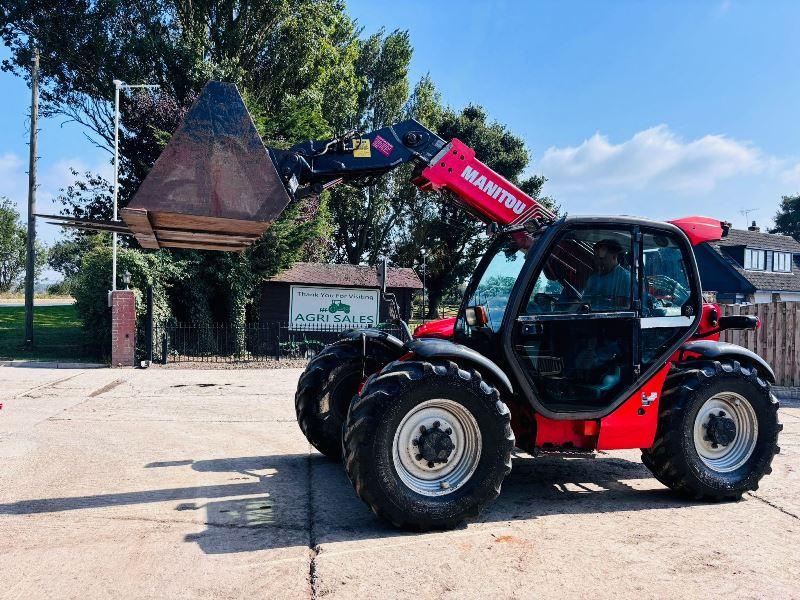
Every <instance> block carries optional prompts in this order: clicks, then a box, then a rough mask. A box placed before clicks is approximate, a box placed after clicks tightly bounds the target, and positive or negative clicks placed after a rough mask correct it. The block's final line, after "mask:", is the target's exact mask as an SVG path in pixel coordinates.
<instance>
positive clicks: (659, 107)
mask: <svg viewBox="0 0 800 600" xmlns="http://www.w3.org/2000/svg"><path fill="white" fill-rule="evenodd" d="M348 5H349V10H350V13H351V14H352V15H353V16H354V17H355V18H356V19H357V20H358V21H359V23H360V24H361V25H362V26H363V27H364V31H365V33H371V32H373V31H375V30H376V29H378V28H379V27H381V26H385V27H386V28H387V29H389V30H391V29H394V28H400V29H407V30H409V32H410V35H411V39H412V43H413V45H414V57H413V60H412V79H413V80H416V79H418V78H419V77H420V76H421V75H423V74H424V73H426V72H429V73H430V74H431V76H432V77H433V79H434V81H435V82H436V83H437V85H438V86H439V88H440V90H441V92H442V95H443V97H444V100H445V101H446V102H447V103H448V104H450V105H451V106H453V107H456V108H460V107H462V106H464V105H465V104H467V103H470V102H472V103H478V104H482V105H483V106H485V107H486V108H487V109H488V110H489V112H490V114H491V116H492V117H494V118H496V119H498V120H499V121H501V122H503V123H505V124H507V125H508V126H509V127H510V128H511V129H512V130H513V131H514V132H515V133H517V134H519V135H521V136H522V137H523V138H524V139H525V141H526V143H527V144H528V146H529V148H530V149H531V151H532V154H533V157H534V161H533V163H532V164H531V167H530V170H531V172H537V173H543V174H544V175H545V176H547V177H548V178H549V179H550V181H549V182H548V184H547V186H546V188H545V192H546V193H547V194H550V195H553V196H555V197H556V199H557V200H558V201H559V202H560V203H561V205H562V207H563V208H564V210H566V211H567V212H570V213H574V214H579V213H601V214H636V215H641V216H647V217H653V218H658V219H669V218H675V217H679V216H684V215H687V214H698V213H699V214H707V215H710V216H715V217H718V218H721V219H726V220H729V221H732V222H733V223H734V224H735V225H736V226H739V227H741V226H743V225H744V224H745V221H744V217H743V216H742V215H741V214H740V213H739V211H740V210H742V209H757V210H756V211H755V212H753V213H751V216H750V218H751V219H755V220H757V221H758V223H759V224H760V225H762V226H769V225H770V224H771V220H772V217H773V216H774V214H775V211H776V209H777V205H778V202H779V200H780V196H781V195H783V194H792V193H798V192H800V147H798V141H800V101H798V98H800V44H797V43H796V40H797V27H798V25H799V24H800V2H769V3H760V2H737V1H735V0H731V1H715V2H705V3H704V2H663V3H656V2H605V3H600V2H573V3H567V2H526V1H517V2H506V1H496V2H488V1H487V2H468V1H462V2H461V3H458V4H455V5H454V4H450V5H447V4H441V3H432V2H422V1H408V0H407V1H405V2H396V1H392V2H383V1H378V0H350V1H349V3H348ZM0 56H5V54H4V52H0ZM0 90H2V94H1V95H0V195H7V196H10V197H11V198H12V199H14V200H15V201H18V202H19V204H20V206H21V207H24V202H25V190H26V187H27V176H26V171H27V145H26V144H27V125H26V123H25V118H24V117H25V115H26V114H27V109H28V103H29V91H28V89H27V87H26V86H25V84H24V83H23V82H22V81H20V80H18V79H16V78H14V77H12V76H10V75H8V74H5V73H2V74H0ZM61 121H62V120H61V119H56V120H52V119H51V120H46V121H44V122H43V123H42V131H41V134H40V152H39V154H40V156H41V157H42V158H41V161H40V166H39V169H40V174H41V187H40V192H39V197H40V210H42V211H46V210H56V209H57V207H53V206H52V204H51V202H50V200H51V198H52V197H53V195H54V194H55V193H56V192H57V190H58V189H59V187H61V186H63V185H65V184H66V183H68V182H69V181H70V178H69V170H68V169H69V167H70V166H72V167H76V168H78V169H86V168H91V169H95V170H97V169H100V170H103V171H105V172H109V171H110V165H109V163H108V159H109V157H108V155H107V154H106V153H104V152H103V151H101V150H98V149H97V148H96V147H94V146H93V145H92V144H91V143H90V142H88V141H87V140H86V139H85V138H84V136H83V132H82V130H81V129H80V128H79V127H78V126H76V125H75V124H69V123H67V124H64V123H62V122H61ZM40 231H41V236H42V237H43V238H44V239H45V240H46V241H51V240H52V239H54V238H55V236H57V229H55V228H49V227H47V226H42V227H40Z"/></svg>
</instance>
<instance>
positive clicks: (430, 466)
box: [428, 461, 435, 469]
mask: <svg viewBox="0 0 800 600" xmlns="http://www.w3.org/2000/svg"><path fill="white" fill-rule="evenodd" d="M434 466H435V465H434V464H433V461H428V468H429V469H432V468H433V467H434Z"/></svg>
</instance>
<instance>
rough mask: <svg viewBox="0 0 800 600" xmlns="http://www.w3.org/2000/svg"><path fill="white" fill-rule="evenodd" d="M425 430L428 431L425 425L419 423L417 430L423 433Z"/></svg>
mask: <svg viewBox="0 0 800 600" xmlns="http://www.w3.org/2000/svg"><path fill="white" fill-rule="evenodd" d="M426 431H428V429H427V428H426V427H425V425H420V426H419V432H420V433H425V432H426Z"/></svg>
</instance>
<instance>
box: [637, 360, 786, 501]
mask: <svg viewBox="0 0 800 600" xmlns="http://www.w3.org/2000/svg"><path fill="white" fill-rule="evenodd" d="M781 429H782V426H781V425H780V423H779V422H778V401H777V400H776V399H775V397H774V396H772V394H771V393H770V388H769V384H768V383H767V382H766V381H764V380H763V379H761V378H760V377H758V373H757V372H756V369H755V368H751V367H747V366H742V365H741V364H740V363H738V362H736V361H732V362H717V361H714V362H709V363H706V364H704V365H702V366H701V367H700V368H698V369H695V370H692V371H687V372H686V373H681V374H678V375H677V376H676V377H674V378H673V380H672V382H671V385H670V386H669V388H668V389H667V390H666V391H665V392H664V396H663V398H662V400H661V411H660V416H659V425H658V431H657V433H656V440H655V443H654V444H653V447H652V448H650V449H648V450H643V451H642V461H643V462H644V464H645V465H646V466H647V468H648V469H650V471H651V472H652V473H653V474H654V475H655V477H656V478H657V479H658V480H659V481H660V482H661V483H663V484H664V485H666V486H668V487H670V488H672V489H673V490H676V491H677V492H679V493H681V494H683V495H685V496H688V497H690V498H694V499H704V500H735V499H738V498H740V497H741V495H742V493H744V492H746V491H752V490H756V489H758V482H759V480H760V479H761V478H762V477H763V476H764V475H766V474H768V473H770V472H771V471H772V467H771V463H772V458H773V456H774V455H775V454H776V453H777V452H778V451H779V448H778V446H777V441H778V433H779V432H780V431H781Z"/></svg>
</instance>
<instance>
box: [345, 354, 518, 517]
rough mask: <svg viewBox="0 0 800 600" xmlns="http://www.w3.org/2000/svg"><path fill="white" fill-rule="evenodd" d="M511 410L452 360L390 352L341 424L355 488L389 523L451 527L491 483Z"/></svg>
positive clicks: (502, 458) (484, 499)
mask: <svg viewBox="0 0 800 600" xmlns="http://www.w3.org/2000/svg"><path fill="white" fill-rule="evenodd" d="M510 422H511V416H510V413H509V410H508V408H507V407H506V405H505V404H504V403H503V402H502V401H501V400H500V395H499V393H498V391H497V389H495V388H494V387H493V386H491V385H489V384H488V383H486V382H485V381H483V379H482V377H481V374H480V373H479V372H478V371H475V370H464V369H461V368H459V366H458V365H456V364H455V363H453V362H449V361H448V362H442V363H429V362H421V361H420V362H418V361H408V362H398V363H395V364H393V365H390V366H388V367H387V368H385V369H384V370H383V371H382V372H381V373H380V374H379V375H376V376H374V377H372V378H370V379H369V380H368V381H367V384H366V385H365V386H364V389H363V390H362V392H361V395H360V396H359V398H358V399H357V400H356V401H355V402H354V403H353V405H352V406H351V408H350V413H349V414H348V417H347V422H346V424H345V437H344V449H345V467H346V469H347V474H348V476H349V477H350V481H351V482H352V484H353V486H354V487H355V489H356V492H357V493H358V495H359V497H360V498H361V499H362V500H363V501H364V502H366V503H367V505H369V507H370V508H371V509H372V510H373V512H375V514H377V515H378V516H380V517H383V518H385V519H387V520H388V521H390V522H391V523H392V524H393V525H395V526H396V527H403V528H409V529H416V530H426V529H431V528H450V527H454V526H456V525H457V524H459V523H460V522H461V521H463V520H464V519H466V518H468V517H472V516H474V515H476V514H478V513H479V512H480V510H481V509H483V508H484V507H485V506H486V505H487V504H489V503H490V502H491V501H492V500H494V499H495V498H496V497H497V495H498V494H499V493H500V485H501V483H502V481H503V479H504V478H505V476H506V475H507V474H508V473H509V472H510V470H511V451H512V449H513V447H514V434H513V433H512V432H511V425H510Z"/></svg>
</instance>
